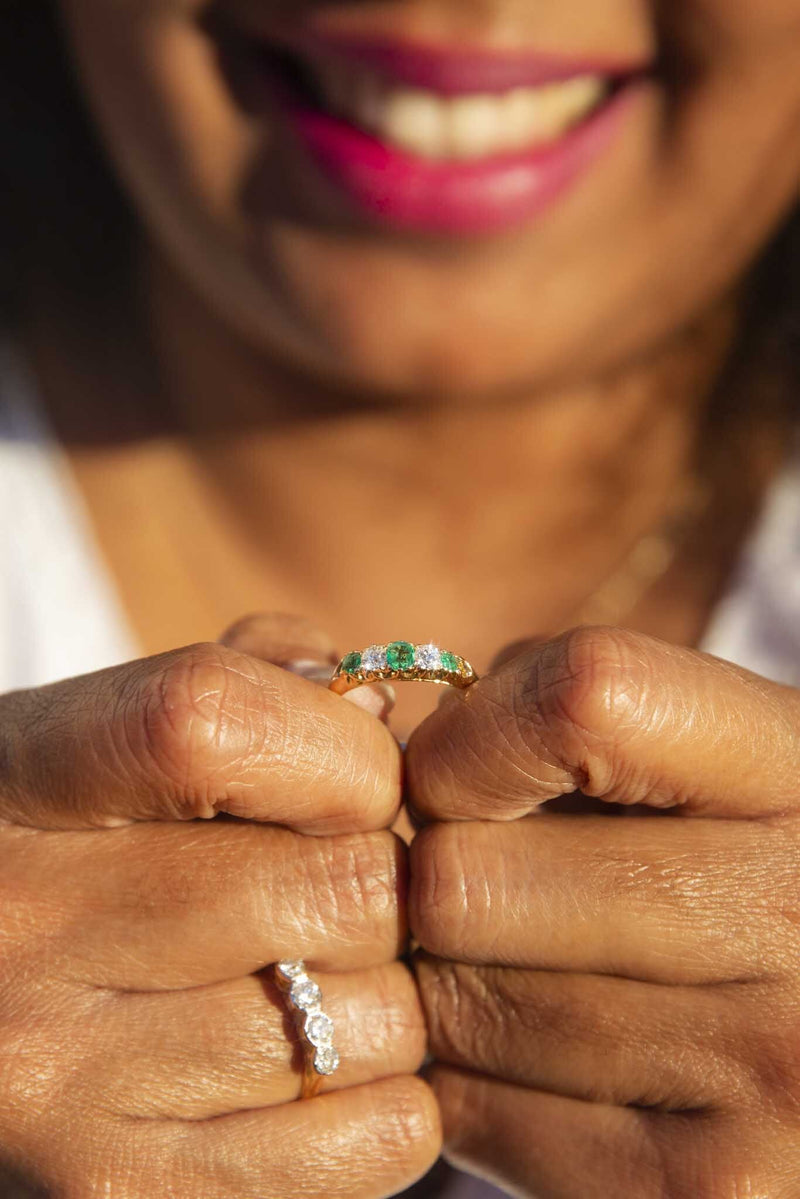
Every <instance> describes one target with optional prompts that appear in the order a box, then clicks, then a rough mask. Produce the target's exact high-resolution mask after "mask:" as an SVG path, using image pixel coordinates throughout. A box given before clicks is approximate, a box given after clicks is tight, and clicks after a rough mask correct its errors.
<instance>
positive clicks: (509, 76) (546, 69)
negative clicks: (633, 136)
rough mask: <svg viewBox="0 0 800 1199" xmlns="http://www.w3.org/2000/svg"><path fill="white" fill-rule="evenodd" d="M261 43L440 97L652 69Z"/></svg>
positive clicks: (400, 44) (602, 62)
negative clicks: (339, 62) (359, 68)
mask: <svg viewBox="0 0 800 1199" xmlns="http://www.w3.org/2000/svg"><path fill="white" fill-rule="evenodd" d="M266 40H268V41H269V42H270V43H272V44H273V45H275V46H280V47H282V48H284V49H285V50H288V51H290V52H294V53H296V54H298V55H300V56H301V57H304V58H311V59H321V60H323V61H324V60H330V59H331V57H336V58H339V59H344V60H348V59H349V60H350V61H352V62H358V63H361V64H363V65H364V66H367V67H370V68H372V69H373V70H374V71H376V72H378V73H379V74H381V75H383V76H384V77H386V78H388V79H391V80H392V81H393V82H396V83H400V84H404V85H406V86H408V87H412V88H425V89H429V90H430V91H433V92H438V93H440V94H442V95H445V96H455V95H463V94H469V93H471V92H483V93H486V92H504V91H510V90H511V89H513V88H517V87H538V86H541V85H544V84H547V83H555V82H558V81H559V80H565V79H572V78H574V77H576V76H579V75H603V76H605V77H607V78H609V79H621V78H625V77H629V76H633V75H637V74H642V73H644V72H645V71H647V70H649V69H650V68H651V66H652V62H651V60H650V59H648V58H645V57H644V56H641V57H638V58H634V57H627V58H624V57H619V58H615V57H613V56H601V55H598V56H595V57H593V56H588V55H587V56H583V57H568V56H566V55H559V54H552V53H546V52H542V51H537V50H509V51H504V50H481V49H477V48H465V47H463V46H460V47H453V46H444V45H439V44H434V43H430V42H421V41H413V40H409V39H405V38H395V37H392V38H390V37H385V36H382V37H381V36H375V37H373V36H366V35H358V34H352V33H339V32H333V31H319V30H316V29H313V28H312V29H302V28H301V29H293V30H292V29H285V28H284V29H277V30H271V31H270V33H269V35H268V36H267V39H266Z"/></svg>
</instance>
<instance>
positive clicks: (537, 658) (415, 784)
mask: <svg viewBox="0 0 800 1199" xmlns="http://www.w3.org/2000/svg"><path fill="white" fill-rule="evenodd" d="M799 734H800V693H798V692H797V691H795V690H794V689H792V688H789V687H785V686H782V685H780V684H777V683H770V682H768V681H767V680H766V679H762V678H760V677H759V676H757V675H754V674H751V673H750V672H749V671H746V670H742V669H740V668H739V667H736V666H733V665H731V664H730V663H728V662H723V661H721V660H720V659H718V658H712V657H711V656H709V655H707V654H702V653H699V652H696V651H694V650H689V649H682V648H678V647H676V646H673V645H668V644H667V643H665V642H663V641H658V640H656V639H655V638H652V637H646V636H644V635H642V634H639V633H634V632H630V631H627V630H622V629H606V628H579V629H575V630H573V631H571V632H569V633H566V634H563V635H562V636H560V637H557V638H555V639H554V640H551V641H546V642H543V643H541V644H539V645H536V646H534V647H533V648H532V649H530V650H529V651H528V652H527V653H524V654H522V655H521V656H519V657H517V658H514V659H513V660H512V661H510V662H507V663H505V664H504V665H502V666H500V667H499V668H498V669H497V670H496V671H494V672H493V673H491V674H488V675H486V676H485V677H484V678H482V679H481V680H480V681H479V682H478V683H476V684H474V685H473V686H472V687H470V688H469V689H468V690H467V691H466V692H462V693H460V694H456V693H453V694H452V696H448V697H447V700H446V702H444V703H442V704H441V706H440V707H439V708H438V710H437V711H435V712H434V713H433V714H432V715H431V716H429V717H428V718H427V720H425V721H423V723H422V724H421V725H420V726H419V728H418V729H417V730H416V731H415V733H414V734H413V736H412V737H411V740H410V742H409V745H408V750H407V762H406V768H407V779H408V791H409V800H410V803H411V805H412V807H413V808H414V810H415V811H416V812H417V813H419V815H420V816H421V817H422V818H424V819H429V820H475V819H480V820H514V819H516V818H517V817H519V816H524V815H526V814H527V813H529V812H531V811H533V810H534V809H535V808H536V807H538V806H539V805H540V804H542V803H544V802H546V801H547V800H550V799H555V798H556V797H558V796H561V795H565V794H569V793H571V792H576V791H580V792H582V793H583V794H585V795H589V796H592V797H596V798H598V799H602V800H605V801H607V802H609V803H617V804H628V805H633V804H641V805H646V806H648V807H651V808H662V809H667V808H671V809H678V810H680V811H681V812H683V813H686V814H692V815H694V814H700V815H704V816H722V817H742V816H744V817H757V816H762V815H772V814H780V813H785V812H787V811H791V810H794V809H796V808H797V807H798V801H799V800H800V783H799V782H798V756H799V751H800V736H799Z"/></svg>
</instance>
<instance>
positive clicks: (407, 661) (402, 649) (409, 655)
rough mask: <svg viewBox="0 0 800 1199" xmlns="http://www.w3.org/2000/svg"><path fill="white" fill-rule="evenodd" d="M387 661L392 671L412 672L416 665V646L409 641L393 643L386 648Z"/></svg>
mask: <svg viewBox="0 0 800 1199" xmlns="http://www.w3.org/2000/svg"><path fill="white" fill-rule="evenodd" d="M386 661H387V662H388V664H389V668H390V669H391V670H411V668H412V666H413V665H414V646H413V645H411V644H410V643H409V642H408V641H393V642H392V644H391V645H389V646H387V647H386Z"/></svg>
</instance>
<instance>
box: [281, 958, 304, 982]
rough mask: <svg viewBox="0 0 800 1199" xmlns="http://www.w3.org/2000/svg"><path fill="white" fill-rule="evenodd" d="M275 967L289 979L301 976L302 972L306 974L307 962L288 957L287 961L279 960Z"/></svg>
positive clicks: (282, 976)
mask: <svg viewBox="0 0 800 1199" xmlns="http://www.w3.org/2000/svg"><path fill="white" fill-rule="evenodd" d="M275 969H276V970H277V971H278V974H280V976H281V978H284V979H287V981H288V980H291V979H295V978H299V977H300V975H301V974H305V972H306V964H305V962H300V961H297V962H292V961H289V960H288V959H287V960H286V961H283V962H278V964H277V966H276V967H275Z"/></svg>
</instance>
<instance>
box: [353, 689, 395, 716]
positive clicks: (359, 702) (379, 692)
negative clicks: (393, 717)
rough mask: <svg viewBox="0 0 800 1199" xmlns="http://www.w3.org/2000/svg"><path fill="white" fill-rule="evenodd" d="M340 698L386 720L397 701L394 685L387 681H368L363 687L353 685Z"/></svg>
mask: <svg viewBox="0 0 800 1199" xmlns="http://www.w3.org/2000/svg"><path fill="white" fill-rule="evenodd" d="M342 698H343V699H344V700H346V701H347V703H350V704H353V705H354V706H355V707H356V708H362V709H363V710H364V711H365V712H369V713H370V715H371V716H376V717H377V718H378V720H386V718H387V717H388V716H389V714H390V713H391V711H392V709H393V708H394V706H395V704H396V702H397V694H396V692H395V689H394V687H392V686H390V685H389V684H388V683H368V684H366V685H364V686H363V687H354V688H353V690H352V691H347V692H346V693H345V694H344V695H343V696H342Z"/></svg>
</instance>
